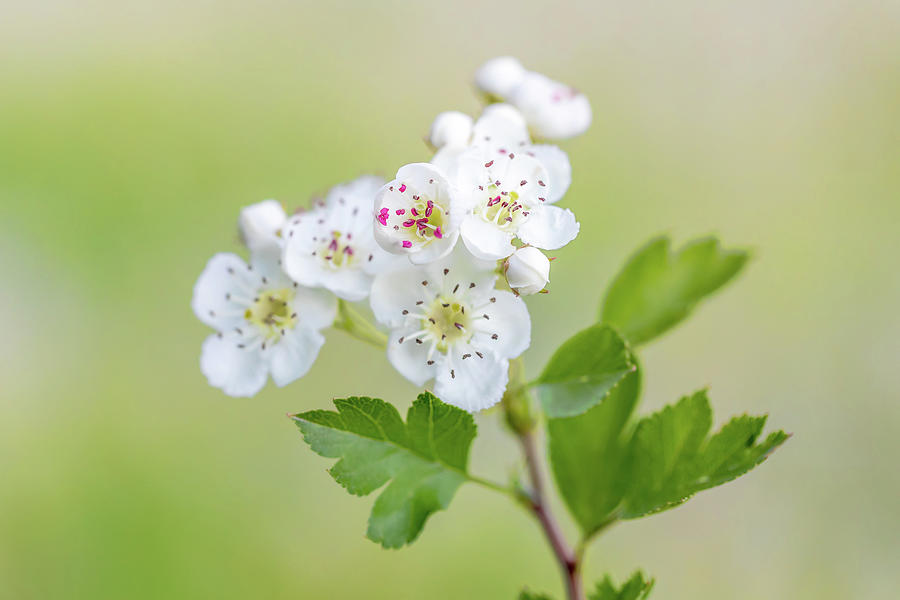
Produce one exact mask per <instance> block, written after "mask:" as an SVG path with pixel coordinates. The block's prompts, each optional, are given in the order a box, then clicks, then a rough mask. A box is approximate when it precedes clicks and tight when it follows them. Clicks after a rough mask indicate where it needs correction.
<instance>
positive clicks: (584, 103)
mask: <svg viewBox="0 0 900 600" xmlns="http://www.w3.org/2000/svg"><path fill="white" fill-rule="evenodd" d="M509 101H510V102H511V103H512V104H513V105H514V106H515V107H516V108H518V109H519V110H520V111H522V114H523V115H524V116H525V120H526V121H527V122H528V128H529V129H530V130H531V133H532V134H533V135H535V136H537V137H539V138H543V139H546V140H562V139H567V138H572V137H575V136H577V135H581V134H582V133H584V132H585V131H587V129H588V127H589V126H590V124H591V118H592V117H591V105H590V103H588V99H587V97H586V96H585V95H584V94H582V93H581V92H579V91H577V90H575V89H574V88H571V87H569V86H567V85H565V84H562V83H559V82H558V81H554V80H552V79H550V78H549V77H546V76H544V75H541V74H540V73H533V72H529V73H527V74H525V75H524V76H523V77H522V79H521V81H520V83H519V85H517V86H516V88H515V90H513V92H512V93H511V95H510V97H509Z"/></svg>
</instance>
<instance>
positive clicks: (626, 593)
mask: <svg viewBox="0 0 900 600" xmlns="http://www.w3.org/2000/svg"><path fill="white" fill-rule="evenodd" d="M653 583H654V581H653V580H652V579H648V580H645V579H644V574H643V573H641V572H640V571H638V572H636V573H635V574H634V575H632V576H631V579H629V580H628V581H626V582H625V583H624V584H623V585H622V587H621V588H617V587H616V586H615V585H614V584H613V582H612V580H611V579H610V578H609V575H607V576H606V577H605V578H604V579H603V581H601V582H600V583H598V584H597V589H596V590H594V593H592V594H591V595H589V596H588V600H644V598H646V597H647V596H649V595H650V590H652V589H653Z"/></svg>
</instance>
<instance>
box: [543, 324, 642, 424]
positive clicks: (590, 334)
mask: <svg viewBox="0 0 900 600" xmlns="http://www.w3.org/2000/svg"><path fill="white" fill-rule="evenodd" d="M634 369H635V367H634V363H633V362H632V361H631V358H630V356H629V354H628V347H627V345H626V343H625V340H623V339H622V337H621V336H620V335H619V334H618V333H616V331H615V330H614V329H613V328H612V327H609V326H607V325H600V324H596V325H592V326H591V327H588V328H587V329H585V330H583V331H580V332H578V333H576V334H575V335H574V336H572V337H571V338H569V339H568V340H566V341H565V342H563V345H562V346H560V347H559V348H558V349H557V350H556V352H555V353H554V354H553V356H552V357H550V361H549V362H548V363H547V366H546V367H544V372H543V373H541V376H540V377H539V378H538V379H537V381H536V382H535V383H536V384H538V387H537V391H538V396H539V397H540V399H541V402H542V403H543V406H544V412H546V413H547V416H549V417H551V418H558V417H572V416H575V415H579V414H581V413H583V412H585V411H586V410H588V409H589V408H591V407H592V406H595V405H596V404H598V403H599V402H600V401H601V400H603V399H604V398H605V397H606V395H607V394H608V393H609V390H611V389H612V388H613V386H615V385H616V384H617V383H618V382H619V381H620V380H621V379H622V378H623V377H624V376H625V375H627V374H628V373H630V372H631V371H634Z"/></svg>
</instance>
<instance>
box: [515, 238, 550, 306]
mask: <svg viewBox="0 0 900 600" xmlns="http://www.w3.org/2000/svg"><path fill="white" fill-rule="evenodd" d="M505 271H506V283H508V284H509V287H510V288H512V289H514V290H515V291H516V292H518V293H519V294H523V295H530V294H537V293H538V292H540V291H541V290H543V289H544V288H545V287H547V284H548V283H549V282H550V260H549V259H547V257H546V256H545V255H544V253H543V252H541V251H540V250H538V249H537V248H535V247H534V246H524V247H522V248H519V249H518V250H516V251H515V252H513V254H512V256H510V257H509V258H508V259H506V263H505Z"/></svg>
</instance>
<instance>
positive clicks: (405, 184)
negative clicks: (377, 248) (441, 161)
mask: <svg viewBox="0 0 900 600" xmlns="http://www.w3.org/2000/svg"><path fill="white" fill-rule="evenodd" d="M462 217H463V210H462V208H461V207H460V206H459V205H458V202H457V200H456V195H455V193H454V190H453V189H452V188H451V185H450V182H449V181H447V178H446V176H445V175H444V173H443V172H442V171H441V170H440V169H438V168H437V167H435V166H434V165H432V164H429V163H413V164H409V165H405V166H403V167H401V168H400V170H399V171H397V178H396V179H394V180H393V181H391V182H390V183H388V184H386V185H384V186H383V187H382V188H381V189H380V190H379V191H378V194H377V195H376V196H375V224H374V231H375V240H376V241H377V242H378V243H379V244H380V245H381V247H382V248H384V249H385V250H387V251H388V252H391V253H394V254H406V255H408V256H409V260H410V261H411V262H412V263H413V264H425V263H428V262H431V261H434V260H437V259H439V258H442V257H444V256H446V255H447V254H449V253H450V251H451V250H453V246H454V245H455V244H456V240H457V238H458V237H459V223H460V221H461V220H462Z"/></svg>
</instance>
